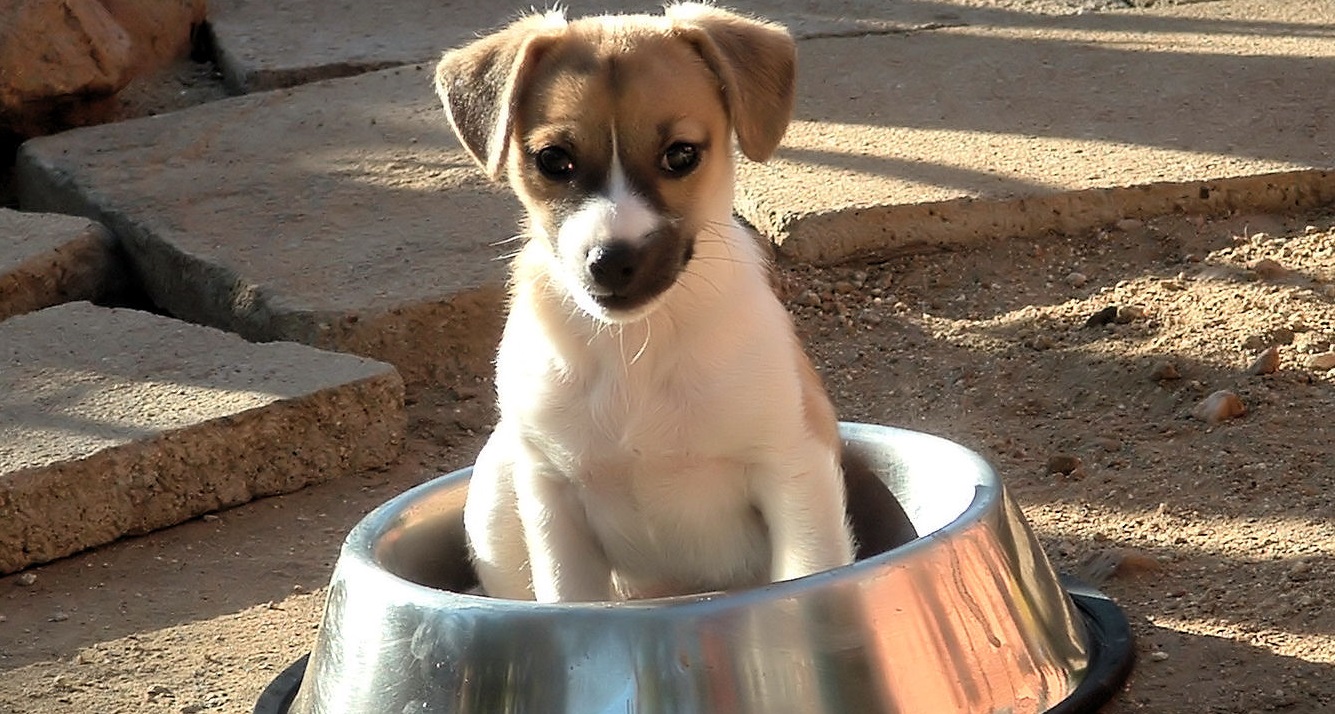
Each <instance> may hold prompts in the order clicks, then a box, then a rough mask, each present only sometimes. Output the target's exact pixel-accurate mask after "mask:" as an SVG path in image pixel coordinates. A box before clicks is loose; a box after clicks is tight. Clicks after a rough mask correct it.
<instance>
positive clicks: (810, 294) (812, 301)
mask: <svg viewBox="0 0 1335 714" xmlns="http://www.w3.org/2000/svg"><path fill="white" fill-rule="evenodd" d="M797 304H798V305H805V306H807V307H820V295H817V294H816V291H815V290H807V291H805V292H803V293H802V294H801V295H798V296H797Z"/></svg>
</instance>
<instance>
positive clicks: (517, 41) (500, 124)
mask: <svg viewBox="0 0 1335 714" xmlns="http://www.w3.org/2000/svg"><path fill="white" fill-rule="evenodd" d="M565 27H566V19H565V15H564V14H563V12H562V11H556V10H553V11H552V12H548V13H546V14H541V15H530V16H528V17H525V18H523V19H520V20H517V21H515V22H514V23H512V24H511V25H510V26H508V27H506V28H505V29H503V30H501V31H500V32H497V33H496V34H493V35H489V36H487V37H483V38H482V39H480V40H476V41H475V42H473V43H471V44H468V45H465V46H463V47H460V48H458V49H455V50H450V51H449V52H446V53H445V56H444V57H442V58H441V60H440V64H438V65H436V94H438V95H440V101H441V103H443V104H444V105H445V115H446V116H447V117H449V120H450V126H451V127H452V128H453V129H454V133H455V134H456V135H457V136H458V137H459V141H460V142H462V143H463V145H464V148H465V149H467V150H468V153H469V154H470V155H472V157H473V158H474V159H475V160H476V161H477V162H478V163H479V164H481V165H482V168H484V169H486V171H487V175H489V176H490V177H491V178H493V179H499V178H500V177H501V175H502V174H503V173H504V171H505V154H506V149H507V148H508V146H509V143H510V130H511V128H512V127H513V126H514V109H515V103H516V101H517V99H518V88H519V87H522V86H523V83H524V81H525V79H526V76H527V75H528V73H529V71H530V70H531V69H532V67H533V65H534V64H536V62H537V60H538V57H539V56H540V55H541V52H542V50H543V49H544V48H546V47H549V46H550V45H551V42H552V41H553V40H554V39H555V38H557V37H559V36H560V35H561V33H562V32H563V31H564V30H565Z"/></svg>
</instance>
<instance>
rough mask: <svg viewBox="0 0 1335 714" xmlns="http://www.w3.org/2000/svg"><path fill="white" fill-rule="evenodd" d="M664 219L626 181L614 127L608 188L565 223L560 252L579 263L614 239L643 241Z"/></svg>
mask: <svg viewBox="0 0 1335 714" xmlns="http://www.w3.org/2000/svg"><path fill="white" fill-rule="evenodd" d="M662 222H663V217H662V216H660V215H659V214H658V212H657V211H655V210H654V209H653V207H652V206H650V205H649V202H648V201H646V200H644V197H643V196H641V195H639V194H638V193H636V192H635V189H634V188H633V187H632V186H631V185H630V181H629V180H628V179H627V178H626V171H625V169H623V168H622V166H621V157H620V155H619V154H618V147H617V139H616V127H615V126H613V127H612V162H611V166H610V167H609V168H608V172H607V188H606V189H605V190H604V191H603V192H601V193H598V194H595V195H592V196H589V197H588V198H587V199H585V201H584V203H583V205H581V206H580V208H579V210H577V211H575V212H574V213H573V214H571V215H570V216H569V217H568V218H566V220H565V221H564V222H563V223H562V224H561V227H560V229H559V231H558V234H557V246H558V250H559V252H560V253H561V255H563V256H567V257H568V258H567V259H573V260H575V261H577V262H581V263H582V261H583V257H584V255H585V254H587V253H588V251H589V249H590V248H592V247H593V246H595V245H598V244H601V243H608V242H610V241H613V240H620V241H626V242H628V243H632V244H639V243H641V242H643V240H644V238H645V236H647V235H648V234H649V233H651V232H653V231H654V230H656V229H657V228H658V227H659V226H660V225H661V224H662Z"/></svg>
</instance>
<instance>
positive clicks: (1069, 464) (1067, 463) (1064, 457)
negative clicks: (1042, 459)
mask: <svg viewBox="0 0 1335 714" xmlns="http://www.w3.org/2000/svg"><path fill="white" fill-rule="evenodd" d="M1082 466H1084V462H1083V461H1081V460H1080V457H1079V456H1076V455H1074V454H1053V455H1052V456H1049V457H1048V473H1050V474H1061V475H1063V476H1070V475H1073V474H1075V473H1076V472H1078V471H1080V469H1081V467H1082Z"/></svg>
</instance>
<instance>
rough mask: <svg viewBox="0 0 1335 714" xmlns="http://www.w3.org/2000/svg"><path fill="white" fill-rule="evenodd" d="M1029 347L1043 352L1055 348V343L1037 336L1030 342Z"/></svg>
mask: <svg viewBox="0 0 1335 714" xmlns="http://www.w3.org/2000/svg"><path fill="white" fill-rule="evenodd" d="M1029 346H1030V347H1033V348H1034V349H1036V350H1039V351H1040V352H1041V351H1043V350H1050V349H1052V348H1053V347H1056V346H1057V341H1056V340H1054V339H1052V338H1051V337H1049V336H1047V335H1039V336H1037V337H1035V338H1034V339H1033V341H1032V342H1030V343H1029Z"/></svg>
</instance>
